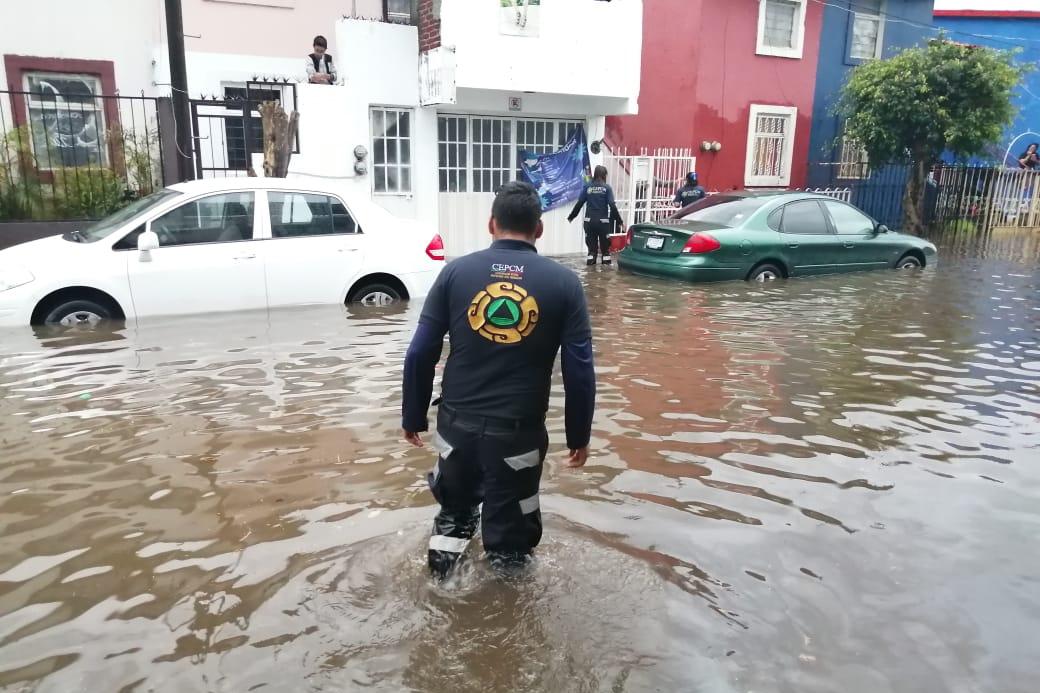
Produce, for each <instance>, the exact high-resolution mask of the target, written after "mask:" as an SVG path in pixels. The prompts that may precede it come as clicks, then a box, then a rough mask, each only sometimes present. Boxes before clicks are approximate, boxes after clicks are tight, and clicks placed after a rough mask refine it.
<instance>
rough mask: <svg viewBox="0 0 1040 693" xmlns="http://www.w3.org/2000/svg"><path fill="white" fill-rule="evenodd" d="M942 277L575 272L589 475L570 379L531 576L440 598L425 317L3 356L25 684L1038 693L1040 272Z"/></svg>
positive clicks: (231, 328) (2, 526) (3, 676)
mask: <svg viewBox="0 0 1040 693" xmlns="http://www.w3.org/2000/svg"><path fill="white" fill-rule="evenodd" d="M940 256H941V266H940V267H939V268H937V269H928V270H926V271H924V272H922V273H895V272H880V273H873V274H863V275H855V276H843V277H827V278H819V279H811V280H799V281H789V282H781V283H777V284H774V285H766V286H764V287H763V286H759V285H753V286H752V285H745V284H743V283H730V284H719V285H714V286H689V285H679V284H674V283H669V282H664V281H655V280H647V279H641V278H635V277H631V276H627V275H624V274H620V273H619V272H618V271H617V270H603V269H602V268H594V269H592V270H591V271H588V272H586V269H585V268H584V267H578V263H572V261H570V260H568V261H566V262H568V263H572V264H573V265H574V267H575V269H576V270H577V271H578V272H580V273H581V274H582V275H583V277H584V280H585V284H586V289H587V292H588V296H589V303H590V309H591V312H592V318H593V324H594V336H595V340H596V352H597V367H598V373H599V400H598V402H599V403H598V409H597V413H596V419H595V423H594V429H593V449H594V453H593V455H594V456H593V458H592V459H591V460H590V462H589V465H588V466H587V467H586V468H585V469H584V470H580V471H574V470H569V469H566V468H565V467H564V466H563V464H562V462H561V455H562V452H563V450H562V448H563V443H564V435H563V393H562V386H561V385H560V384H559V378H558V377H557V388H556V390H555V392H554V397H553V399H552V403H551V411H550V419H549V429H550V434H551V437H552V443H553V447H552V449H551V451H550V457H551V458H552V459H553V461H552V462H551V463H550V464H549V465H547V467H546V472H545V476H544V477H543V484H542V487H543V492H542V501H541V502H542V510H543V513H544V514H545V522H546V537H545V540H544V541H543V544H542V546H541V548H540V550H539V553H538V565H537V569H536V570H535V572H534V574H533V575H532V576H531V578H530V579H529V580H528V581H527V582H502V581H499V580H497V579H495V578H494V577H492V576H491V575H490V574H489V572H488V571H487V569H486V568H485V566H484V565H483V563H482V562H481V561H479V560H476V561H471V562H470V563H469V564H468V567H467V569H466V570H465V571H464V572H463V573H462V574H461V575H459V576H458V577H457V578H455V579H453V581H452V582H450V583H449V584H447V585H444V586H437V585H435V584H433V583H432V582H431V581H430V580H429V579H428V577H427V576H426V572H425V546H426V541H427V539H428V536H429V529H430V523H431V520H432V517H433V515H434V512H435V508H434V505H433V499H432V497H431V495H430V493H429V491H428V490H427V489H426V485H425V474H426V472H427V471H428V470H429V469H430V468H431V467H432V465H433V462H434V459H433V457H432V455H431V453H429V452H425V451H418V450H413V449H410V448H408V447H407V445H406V444H405V443H404V442H402V441H401V440H400V436H399V431H398V426H399V414H398V411H399V406H400V377H401V366H402V360H403V356H404V351H405V348H406V346H407V342H408V340H409V339H410V337H411V333H412V331H413V329H414V326H415V321H416V319H417V317H418V308H419V307H418V305H413V306H408V307H405V308H399V309H394V310H389V311H387V310H360V311H347V310H345V309H339V308H316V309H307V310H299V311H290V312H277V313H271V314H270V315H268V314H266V313H259V314H244V315H238V316H234V317H231V318H229V317H226V316H210V317H200V318H182V319H176V320H168V321H162V322H158V323H153V324H145V325H143V326H141V327H139V328H138V327H133V328H129V329H123V330H119V331H116V332H108V333H99V334H90V333H83V334H74V335H71V336H65V337H62V336H54V335H46V334H42V333H41V334H38V335H37V334H34V333H32V332H31V331H29V330H25V331H13V332H12V331H8V332H4V333H3V334H0V345H2V351H0V690H4V691H55V692H61V693H65V692H70V691H256V690H265V691H279V692H281V691H318V690H324V691H333V690H335V691H354V690H376V691H400V690H409V691H480V692H483V693H486V692H497V691H552V692H557V691H567V692H570V691H582V692H584V691H589V692H592V691H611V692H616V691H702V692H707V693H716V692H718V693H729V692H741V693H747V692H750V691H754V692H755V693H761V692H765V691H785V692H786V691H790V692H792V693H794V692H799V693H805V692H820V693H823V692H830V691H842V692H843V693H858V692H861V691H862V692H864V693H884V692H887V691H893V692H904V691H915V692H932V691H935V692H937V693H938V692H945V691H951V692H955V693H961V692H964V693H969V692H970V693H975V692H979V693H982V692H994V693H1019V692H1021V693H1027V692H1031V691H1035V690H1037V682H1038V681H1040V637H1038V635H1037V634H1038V632H1040V550H1038V547H1037V537H1038V536H1040V270H1038V269H1037V258H1038V257H1040V246H1038V243H1037V237H1036V236H1015V237H1007V238H996V239H991V240H990V241H989V242H988V243H985V244H977V243H975V242H974V241H968V240H964V239H959V240H958V239H951V240H946V241H942V242H941V245H940ZM471 552H473V548H472V547H471ZM473 555H474V556H476V555H477V554H476V553H475V552H474V553H473Z"/></svg>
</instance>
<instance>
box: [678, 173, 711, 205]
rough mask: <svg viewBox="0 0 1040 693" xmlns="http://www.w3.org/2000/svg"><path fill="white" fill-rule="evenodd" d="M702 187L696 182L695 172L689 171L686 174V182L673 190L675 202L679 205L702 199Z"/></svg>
mask: <svg viewBox="0 0 1040 693" xmlns="http://www.w3.org/2000/svg"><path fill="white" fill-rule="evenodd" d="M704 195H705V192H704V188H702V187H701V186H700V185H698V184H697V174H696V173H694V172H693V171H690V173H688V174H687V175H686V183H685V184H684V185H683V186H682V187H681V188H679V189H678V190H676V191H675V204H677V205H679V206H680V207H685V206H686V205H692V204H693V203H694V202H699V201H700V200H703V199H704Z"/></svg>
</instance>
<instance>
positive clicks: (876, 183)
mask: <svg viewBox="0 0 1040 693" xmlns="http://www.w3.org/2000/svg"><path fill="white" fill-rule="evenodd" d="M813 166H815V167H817V170H816V171H814V172H812V173H813V174H815V175H810V179H813V180H819V181H826V183H825V184H824V185H821V186H819V187H830V188H848V189H849V191H850V196H849V202H851V203H852V204H854V205H856V206H857V207H859V208H860V209H862V210H863V211H864V212H866V213H867V214H869V215H870V216H872V217H874V218H875V219H876V220H877V221H879V222H881V223H882V224H885V225H886V226H888V227H890V228H893V229H898V228H900V227H901V226H902V225H903V192H904V190H905V189H906V181H907V178H908V177H909V175H910V168H909V166H898V165H893V166H883V167H880V168H876V169H869V168H867V167H866V166H849V165H848V164H838V163H834V164H832V163H821V164H813Z"/></svg>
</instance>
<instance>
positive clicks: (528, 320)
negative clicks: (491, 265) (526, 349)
mask: <svg viewBox="0 0 1040 693" xmlns="http://www.w3.org/2000/svg"><path fill="white" fill-rule="evenodd" d="M467 317H468V318H469V326H470V327H471V328H472V329H473V331H474V332H476V333H477V334H479V335H480V336H481V337H483V338H484V339H487V340H489V341H492V342H495V343H496V344H516V343H518V342H521V341H523V339H524V338H525V337H527V336H528V335H530V334H531V333H532V332H534V328H535V327H537V325H538V301H536V300H534V296H531V295H529V294H528V293H527V290H526V289H524V287H522V286H520V285H519V284H513V283H512V282H496V283H494V284H488V285H487V288H485V289H484V290H483V291H481V292H480V293H478V294H477V295H476V296H474V297H473V301H472V302H471V303H470V304H469V313H468V315H467Z"/></svg>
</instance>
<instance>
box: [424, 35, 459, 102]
mask: <svg viewBox="0 0 1040 693" xmlns="http://www.w3.org/2000/svg"><path fill="white" fill-rule="evenodd" d="M454 103H455V49H454V48H452V47H450V46H441V47H439V48H434V49H433V50H428V51H426V52H425V53H423V54H422V55H420V56H419V104H420V105H422V106H436V105H439V104H454Z"/></svg>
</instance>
